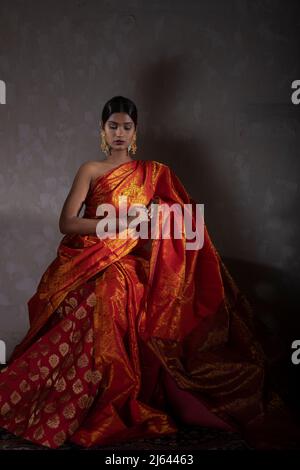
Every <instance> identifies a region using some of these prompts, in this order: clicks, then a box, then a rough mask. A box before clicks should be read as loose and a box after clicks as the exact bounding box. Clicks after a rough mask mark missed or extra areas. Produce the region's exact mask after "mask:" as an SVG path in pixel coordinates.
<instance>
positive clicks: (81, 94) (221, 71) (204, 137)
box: [0, 0, 300, 367]
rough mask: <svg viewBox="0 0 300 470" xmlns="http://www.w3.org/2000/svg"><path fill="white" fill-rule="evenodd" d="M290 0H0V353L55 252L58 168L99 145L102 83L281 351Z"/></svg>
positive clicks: (287, 284) (61, 194)
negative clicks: (164, 167) (132, 110)
mask: <svg viewBox="0 0 300 470" xmlns="http://www.w3.org/2000/svg"><path fill="white" fill-rule="evenodd" d="M298 4H299V2H298V1H276V0H269V1H266V0H259V1H258V0H249V1H246V0H236V1H234V0H226V1H216V0H209V1H206V0H205V1H204V0H203V1H185V2H183V1H178V0H172V1H171V0H169V1H162V0H160V1H157V0H155V1H151V2H150V1H149V2H148V1H146V0H145V1H137V0H129V1H126V2H125V1H113V0H112V1H108V0H107V1H101V0H99V1H96V0H94V1H93V0H89V1H83V0H82V1H80V0H77V1H76V0H73V1H70V0H68V1H63V0H61V1H53V0H51V1H50V0H49V1H48V0H43V1H32V0H26V1H16V0H0V79H1V80H3V81H4V82H5V84H6V104H1V105H0V123H1V125H0V138H1V148H0V154H1V174H0V191H1V198H0V210H1V239H0V243H1V261H2V262H1V266H0V270H1V273H0V279H1V286H0V309H1V310H0V338H1V339H4V340H5V341H6V343H7V345H8V353H9V352H10V350H11V349H12V347H13V346H14V345H15V344H16V342H17V341H19V340H20V339H21V337H22V336H23V335H24V334H25V331H26V329H27V328H28V317H27V301H28V299H29V298H30V297H31V296H32V295H33V293H34V291H35V288H36V286H37V283H38V281H39V279H40V277H41V275H42V273H43V272H44V270H45V269H46V267H47V266H48V264H49V263H50V262H51V261H52V260H53V259H54V257H55V255H56V248H57V245H58V243H59V241H60V239H61V238H62V235H61V234H60V233H59V229H58V218H59V214H60V211H61V208H62V205H63V202H64V199H65V197H66V195H67V193H68V191H69V189H70V185H71V183H72V180H73V177H74V175H75V173H76V171H77V169H78V167H79V166H80V164H81V163H82V162H84V161H86V160H100V159H103V158H104V155H103V154H101V151H100V146H99V142H100V140H99V133H98V129H99V120H100V113H101V110H102V107H103V105H104V103H105V102H106V101H107V100H108V99H109V98H111V97H112V96H114V95H116V94H121V95H124V96H128V97H129V98H131V99H133V100H134V101H135V102H136V104H137V106H138V111H139V128H138V135H137V146H138V152H137V155H136V157H137V158H140V159H155V160H159V161H162V162H165V163H167V164H170V165H171V167H172V168H173V169H174V170H175V172H176V173H177V175H178V176H179V177H180V179H181V180H182V182H183V183H184V184H185V186H186V187H187V189H188V191H189V192H190V194H191V195H192V197H193V198H194V199H196V200H197V201H198V202H201V203H204V205H205V219H206V223H207V226H208V229H209V233H210V235H211V238H212V240H213V242H214V243H215V246H216V248H217V249H218V251H219V252H220V254H221V255H222V256H223V257H224V259H225V261H226V262H227V263H228V267H229V268H230V269H231V270H232V271H231V272H232V274H233V275H234V276H235V279H236V281H237V283H238V284H239V285H240V286H241V288H243V289H245V291H246V293H247V294H248V295H249V298H250V299H251V300H253V302H255V303H256V307H257V314H258V315H259V316H260V317H261V319H262V320H263V323H264V325H265V327H266V328H267V330H268V331H269V332H270V333H271V335H276V334H277V335H278V334H279V336H280V334H281V332H282V331H284V330H283V329H282V328H286V332H285V334H286V335H287V343H286V344H285V345H284V347H285V348H286V349H285V351H286V353H287V352H288V349H287V348H289V347H290V346H289V341H290V340H292V339H297V336H299V337H300V329H299V318H298V317H299V314H298V310H299V308H298V306H297V304H296V303H295V300H297V295H298V287H299V281H300V266H299V260H300V256H299V255H300V253H299V209H298V208H299V202H300V201H299V170H300V164H299V157H300V155H299V143H300V142H299V140H300V132H299V130H300V129H299V126H300V122H299V109H300V105H299V106H297V105H294V104H293V103H292V102H291V93H292V90H291V83H292V82H293V80H296V79H300V67H299V65H300V64H299V28H300V20H299V18H300V16H299V7H298ZM297 328H298V330H297ZM297 331H298V334H297ZM278 344H279V343H278ZM276 348H277V343H276V344H275V350H276ZM274 354H275V355H276V351H275V352H274ZM299 367H300V366H299Z"/></svg>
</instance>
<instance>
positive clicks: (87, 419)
mask: <svg viewBox="0 0 300 470" xmlns="http://www.w3.org/2000/svg"><path fill="white" fill-rule="evenodd" d="M120 195H126V196H127V197H128V203H129V204H130V203H141V204H145V205H148V203H149V202H150V200H151V199H152V198H153V197H155V196H156V197H157V198H158V202H159V204H167V205H171V204H173V203H179V204H180V205H181V206H182V205H183V204H188V203H192V206H193V215H194V214H195V212H194V208H195V202H194V201H193V200H192V199H191V198H190V196H189V195H188V193H187V191H186V190H185V188H184V186H183V185H182V183H181V182H180V180H179V179H178V177H177V176H176V175H175V173H174V172H173V171H172V170H171V169H170V168H169V167H168V166H167V165H165V164H162V163H159V162H157V161H142V160H133V161H130V162H126V163H123V164H121V165H119V166H118V167H117V168H114V169H113V170H110V171H109V172H107V173H106V174H104V175H102V176H100V177H98V178H97V179H96V180H95V182H94V184H93V186H92V188H90V190H89V192H88V194H87V197H86V201H85V213H84V215H83V217H87V218H93V217H96V210H97V207H98V205H99V204H101V203H103V202H109V203H112V204H114V205H115V206H116V207H117V203H116V201H117V198H118V197H119V196H120ZM185 248H186V239H185V237H184V236H183V237H181V238H180V239H176V238H175V237H170V238H167V239H163V238H157V239H155V240H152V244H151V246H150V249H146V245H145V240H142V239H139V238H132V237H130V236H129V237H127V238H126V239H117V238H115V239H112V238H110V239H99V238H98V237H97V236H91V235H85V236H82V235H65V236H64V237H63V239H62V240H61V242H60V244H59V247H58V250H57V256H56V258H55V259H54V261H53V262H52V263H51V264H50V265H49V267H48V268H47V270H46V271H45V273H44V274H43V276H42V278H41V280H40V283H39V285H38V287H37V291H36V293H35V294H34V295H33V297H32V298H31V299H30V300H29V301H28V311H29V320H30V328H29V331H28V332H27V334H26V336H25V338H24V339H23V341H21V343H20V344H18V345H17V346H16V348H15V350H14V351H13V354H12V356H11V358H10V360H9V363H8V365H7V367H5V368H4V369H3V370H2V371H1V373H0V427H3V428H5V429H7V430H9V431H11V432H12V433H14V434H16V435H18V436H20V437H23V438H25V439H28V440H31V441H33V442H35V443H39V444H41V445H44V446H47V447H50V448H57V447H59V446H61V445H62V444H63V443H64V442H65V441H71V442H73V443H76V444H78V445H81V446H83V447H91V446H94V445H106V444H111V443H117V442H120V441H123V440H129V439H133V438H138V437H151V436H153V437H155V436H158V435H164V434H171V433H175V432H176V431H177V430H178V428H177V424H176V420H175V419H174V418H175V417H176V415H178V416H180V417H181V419H182V420H184V421H185V422H187V423H191V424H199V425H204V426H215V427H219V428H223V429H228V430H235V431H238V432H240V433H241V434H242V435H243V436H244V437H245V438H246V440H248V442H249V443H250V444H252V445H253V446H254V447H257V448H259V447H260V448H273V447H275V448H276V447H277V446H278V447H280V445H281V444H282V434H283V433H286V435H287V434H288V433H289V432H290V431H291V430H292V429H293V424H292V422H291V421H290V415H289V412H288V411H287V410H286V408H285V405H284V403H283V402H282V400H281V399H280V397H279V396H278V395H277V394H276V393H275V392H273V391H271V390H269V389H268V387H267V385H268V384H267V377H266V370H265V356H264V352H263V350H262V348H261V346H260V344H259V343H258V342H257V341H256V339H255V334H254V326H253V315H252V310H251V308H250V305H249V304H248V302H247V300H246V298H245V297H244V296H243V295H242V293H241V292H240V291H239V289H238V287H237V286H236V284H235V282H234V281H233V279H232V277H231V276H230V274H229V272H228V271H227V269H226V267H225V265H224V263H223V262H222V260H221V258H220V256H219V254H218V252H217V251H216V249H215V247H214V245H213V243H212V242H211V240H210V237H209V235H208V232H207V229H206V226H205V225H204V245H203V247H202V248H201V249H199V250H186V249H185ZM278 423H280V424H279V425H280V426H282V428H280V432H281V437H278V442H277V441H276V436H277V435H278ZM284 423H286V424H284ZM284 425H285V428H284V427H283V426H284ZM276 426H277V429H276ZM294 436H295V434H294ZM297 438H298V436H297ZM299 442H300V441H299Z"/></svg>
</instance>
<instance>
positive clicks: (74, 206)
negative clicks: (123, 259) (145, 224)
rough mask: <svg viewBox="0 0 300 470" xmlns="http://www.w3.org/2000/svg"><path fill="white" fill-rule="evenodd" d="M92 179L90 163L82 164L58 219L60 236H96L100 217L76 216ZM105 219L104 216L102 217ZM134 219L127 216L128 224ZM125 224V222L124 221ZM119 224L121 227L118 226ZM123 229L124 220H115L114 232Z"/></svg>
mask: <svg viewBox="0 0 300 470" xmlns="http://www.w3.org/2000/svg"><path fill="white" fill-rule="evenodd" d="M91 178H92V168H91V163H90V162H85V163H83V164H82V165H81V166H80V168H79V170H78V171H77V173H76V176H75V178H74V181H73V184H72V187H71V189H70V191H69V194H68V196H67V198H66V200H65V202H64V205H63V208H62V211H61V215H60V218H59V230H60V232H61V233H62V234H64V235H66V234H79V235H94V236H95V235H97V233H96V226H97V224H98V222H99V219H100V218H101V217H98V218H95V219H87V218H83V217H78V214H79V212H80V210H81V208H82V205H83V204H84V201H85V198H86V195H87V193H88V190H89V187H90V182H91ZM103 217H105V216H103ZM134 218H135V217H134V216H128V223H130V222H131V221H132V220H133V219H134ZM126 222H127V221H126ZM119 224H121V225H119ZM119 227H122V229H123V228H124V220H120V219H117V220H116V231H117V232H119V230H120V228H119Z"/></svg>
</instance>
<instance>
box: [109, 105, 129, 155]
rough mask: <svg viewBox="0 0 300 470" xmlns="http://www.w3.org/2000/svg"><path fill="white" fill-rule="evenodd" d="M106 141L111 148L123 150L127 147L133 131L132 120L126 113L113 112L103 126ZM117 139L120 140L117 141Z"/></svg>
mask: <svg viewBox="0 0 300 470" xmlns="http://www.w3.org/2000/svg"><path fill="white" fill-rule="evenodd" d="M104 131H105V138H106V142H107V143H108V145H109V146H110V147H112V149H116V150H124V149H127V148H128V147H129V145H130V144H131V141H132V139H133V136H134V133H135V126H134V122H133V120H132V119H131V117H130V116H129V115H128V114H127V113H113V114H111V115H110V116H109V118H108V120H107V121H106V123H105V126H104ZM117 140H121V141H122V142H121V143H118V142H117Z"/></svg>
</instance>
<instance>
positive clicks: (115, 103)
mask: <svg viewBox="0 0 300 470" xmlns="http://www.w3.org/2000/svg"><path fill="white" fill-rule="evenodd" d="M113 113H127V114H128V115H129V116H130V117H131V119H132V120H133V122H134V125H135V126H136V125H137V108H136V105H135V104H134V102H133V101H131V100H130V99H129V98H125V97H124V96H114V97H113V98H111V99H110V100H109V101H107V103H105V105H104V107H103V110H102V116H101V118H102V122H103V127H104V125H105V123H106V121H107V119H108V118H109V116H110V115H111V114H113Z"/></svg>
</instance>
